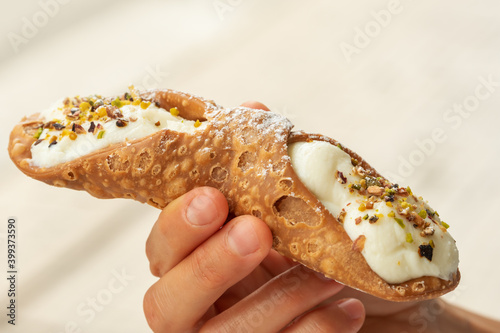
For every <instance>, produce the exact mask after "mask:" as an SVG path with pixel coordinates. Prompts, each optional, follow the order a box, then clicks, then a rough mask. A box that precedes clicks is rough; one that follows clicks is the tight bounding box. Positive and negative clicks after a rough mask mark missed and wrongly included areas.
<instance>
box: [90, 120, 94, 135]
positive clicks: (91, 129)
mask: <svg viewBox="0 0 500 333" xmlns="http://www.w3.org/2000/svg"><path fill="white" fill-rule="evenodd" d="M94 130H95V124H94V122H93V121H91V122H90V126H89V133H94Z"/></svg>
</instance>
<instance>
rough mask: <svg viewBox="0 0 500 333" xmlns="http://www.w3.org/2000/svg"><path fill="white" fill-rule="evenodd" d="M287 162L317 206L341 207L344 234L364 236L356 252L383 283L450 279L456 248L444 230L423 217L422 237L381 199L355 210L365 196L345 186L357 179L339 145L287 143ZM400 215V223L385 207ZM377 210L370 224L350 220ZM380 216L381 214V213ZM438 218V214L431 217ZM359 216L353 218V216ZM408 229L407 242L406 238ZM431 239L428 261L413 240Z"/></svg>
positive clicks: (334, 210)
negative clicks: (428, 228)
mask: <svg viewBox="0 0 500 333" xmlns="http://www.w3.org/2000/svg"><path fill="white" fill-rule="evenodd" d="M288 152H289V155H290V157H291V160H292V165H293V168H294V170H295V172H296V173H297V175H298V176H299V178H300V180H301V181H302V182H303V183H304V184H305V185H306V186H307V187H308V188H309V190H310V191H311V192H312V193H313V194H314V195H316V196H317V198H318V199H319V200H320V201H321V202H322V203H323V205H324V206H325V207H326V208H327V209H328V210H329V211H330V212H331V213H332V214H333V215H334V216H335V217H338V216H339V214H340V213H341V211H342V209H344V210H345V212H346V215H345V218H344V222H343V225H344V228H345V230H346V232H347V234H348V235H349V237H350V238H351V239H352V240H353V241H355V240H356V239H357V238H358V237H360V236H361V235H364V236H365V237H366V240H365V244H364V248H363V250H362V251H361V253H362V255H363V256H364V258H365V259H366V261H367V263H368V265H369V266H370V267H371V268H372V270H373V271H374V272H375V273H377V274H378V275H379V276H380V277H381V278H382V279H384V280H385V281H387V282H388V283H401V282H405V281H408V280H410V279H413V278H418V277H422V276H435V277H439V278H441V279H444V280H450V279H451V277H452V274H453V273H455V272H456V271H457V268H458V249H457V247H456V244H455V241H454V239H453V238H452V237H451V235H450V234H449V232H447V231H443V230H442V229H441V228H440V227H439V226H438V225H437V224H436V223H434V222H432V221H431V219H430V218H429V217H426V218H425V219H424V221H427V222H431V225H432V226H433V229H434V234H433V235H432V236H425V237H422V236H421V235H420V233H421V229H417V228H415V227H413V225H412V224H411V223H410V222H408V221H406V220H405V219H404V218H403V217H402V216H400V215H398V213H397V212H396V211H395V209H394V208H391V207H389V206H387V204H386V202H384V201H383V200H382V201H379V202H376V203H375V204H374V206H373V208H372V209H366V210H364V211H360V210H359V207H360V203H362V202H365V201H366V198H367V197H366V196H364V195H361V194H360V193H359V192H358V191H356V190H355V191H352V193H351V192H350V191H349V187H348V186H349V184H353V183H356V182H358V183H359V181H360V180H361V179H362V178H361V176H359V175H358V174H357V173H356V174H355V173H354V172H353V171H352V168H353V166H352V164H351V157H350V156H349V155H348V154H347V153H345V152H344V151H342V150H341V149H340V148H338V147H336V146H333V145H331V144H330V143H327V142H323V141H313V142H297V143H294V144H291V145H290V147H289V151H288ZM337 171H340V172H342V173H343V175H344V176H345V177H346V179H347V182H346V183H345V184H341V182H339V181H338V180H337V177H336V172H337ZM407 201H408V203H410V204H415V205H417V206H419V207H424V208H429V207H428V206H427V204H425V203H424V202H423V201H421V200H420V199H418V200H415V198H414V197H413V196H409V197H408V198H407ZM391 211H392V212H394V213H395V216H396V217H399V218H402V220H403V222H404V228H402V227H401V226H400V225H399V224H398V223H397V222H396V220H395V219H394V218H393V217H389V216H388V214H389V213H390V212H391ZM366 214H369V215H370V216H372V215H375V214H379V216H380V217H379V219H378V220H377V221H376V222H375V223H369V221H368V220H363V219H362V220H361V222H360V223H358V224H356V218H358V217H361V218H362V217H363V216H365V215H366ZM382 215H383V216H382ZM434 219H435V220H436V219H437V221H438V223H440V222H439V218H438V217H437V216H435V218H434ZM358 221H359V219H358ZM408 234H411V238H412V239H413V241H412V242H408V241H407V237H408ZM431 239H432V241H433V242H434V249H433V256H432V261H430V260H428V259H427V258H425V257H422V256H420V255H419V252H418V250H419V245H422V244H424V243H427V244H428V243H429V241H430V240H431Z"/></svg>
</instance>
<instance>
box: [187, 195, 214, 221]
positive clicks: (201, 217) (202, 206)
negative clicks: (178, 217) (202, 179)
mask: <svg viewBox="0 0 500 333" xmlns="http://www.w3.org/2000/svg"><path fill="white" fill-rule="evenodd" d="M186 218H187V219H188V221H189V223H191V224H193V225H197V226H200V225H205V224H209V223H210V222H212V221H214V220H215V219H216V218H217V211H216V210H215V205H214V202H213V200H212V199H211V198H210V197H208V196H206V195H203V194H202V195H199V196H197V197H195V198H194V199H193V200H191V202H190V203H189V206H188V208H187V211H186Z"/></svg>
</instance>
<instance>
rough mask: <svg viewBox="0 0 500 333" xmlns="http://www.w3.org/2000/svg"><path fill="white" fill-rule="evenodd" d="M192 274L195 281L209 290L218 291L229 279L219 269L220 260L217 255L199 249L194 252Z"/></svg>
mask: <svg viewBox="0 0 500 333" xmlns="http://www.w3.org/2000/svg"><path fill="white" fill-rule="evenodd" d="M193 259H194V260H193V261H192V272H193V277H194V279H195V281H196V282H197V283H198V284H199V285H200V286H201V287H202V288H205V289H208V290H214V289H218V288H220V287H221V286H223V285H224V284H225V282H226V281H227V277H226V276H225V275H224V274H223V273H222V272H221V271H220V270H219V269H218V264H217V263H218V262H220V260H218V259H219V258H217V256H216V254H215V253H208V251H206V250H204V249H202V248H199V249H198V251H196V252H193Z"/></svg>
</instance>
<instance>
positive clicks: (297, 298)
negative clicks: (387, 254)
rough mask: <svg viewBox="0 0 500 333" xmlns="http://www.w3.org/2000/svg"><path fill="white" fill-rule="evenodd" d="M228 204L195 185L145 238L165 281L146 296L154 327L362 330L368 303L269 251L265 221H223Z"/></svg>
mask: <svg viewBox="0 0 500 333" xmlns="http://www.w3.org/2000/svg"><path fill="white" fill-rule="evenodd" d="M227 214H228V206H227V202H226V200H225V198H224V196H223V195H222V193H220V192H219V191H218V190H216V189H214V188H210V187H204V188H197V189H194V190H192V191H191V192H188V193H187V194H185V195H183V196H181V197H180V198H178V199H177V200H175V201H173V202H172V203H170V204H169V205H168V206H167V207H166V208H165V209H164V210H163V211H162V213H161V214H160V216H159V218H158V221H157V222H156V224H155V225H154V227H153V229H152V231H151V234H150V236H149V238H148V241H147V244H146V253H147V256H148V259H149V261H150V267H151V271H152V273H153V274H154V275H155V276H158V277H160V279H159V280H158V281H157V282H156V283H155V284H154V285H153V286H152V287H151V288H150V289H149V290H148V291H147V293H146V295H145V297H144V312H145V315H146V319H147V321H148V323H149V325H150V327H151V328H152V329H153V331H155V332H198V331H202V332H278V331H281V332H356V331H357V330H359V328H360V327H361V325H362V323H363V319H364V309H363V305H362V304H361V303H360V302H359V301H358V300H355V299H342V300H337V301H335V302H331V303H329V304H327V305H321V306H319V307H316V306H317V305H318V304H320V303H321V302H323V301H325V300H326V299H328V298H330V297H331V296H333V295H335V294H336V293H338V292H339V291H340V290H341V289H342V286H341V285H340V284H338V283H336V282H335V281H332V280H328V279H326V278H323V277H321V276H320V275H318V274H316V273H314V272H312V271H310V270H308V269H306V268H304V267H303V266H301V265H297V264H294V263H292V262H291V261H289V260H288V259H286V258H284V257H282V256H280V255H279V254H278V253H276V252H275V251H274V250H271V244H272V236H271V232H270V230H269V228H268V227H267V225H266V224H265V223H264V222H263V221H261V220H259V219H257V218H255V217H253V216H239V217H236V218H234V219H232V220H230V221H229V222H227V223H226V224H225V225H224V222H225V221H226V218H227Z"/></svg>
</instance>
